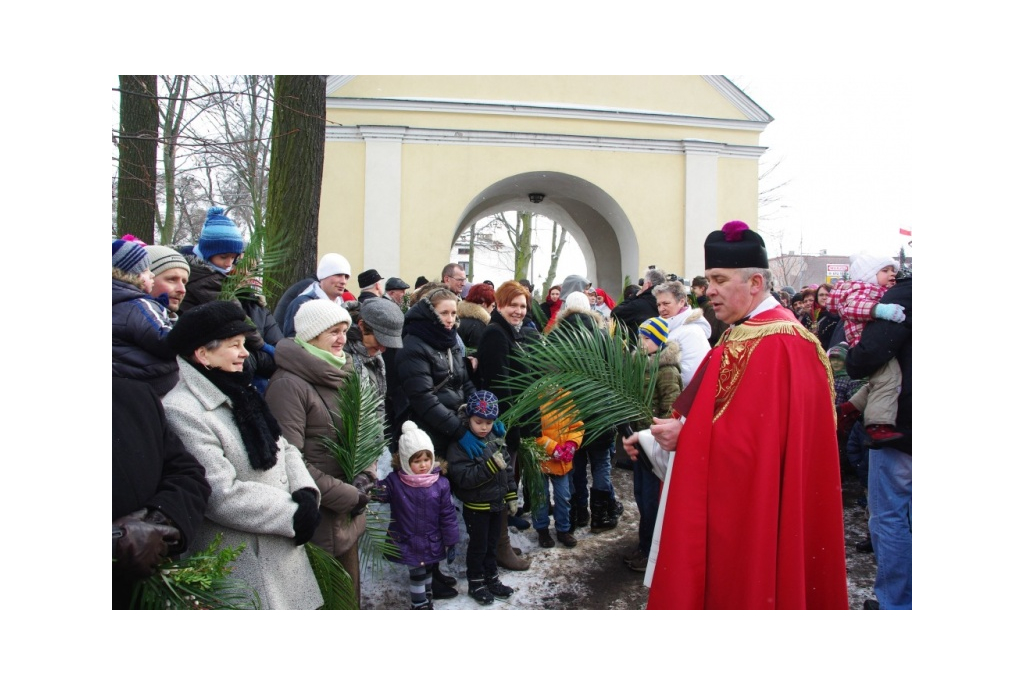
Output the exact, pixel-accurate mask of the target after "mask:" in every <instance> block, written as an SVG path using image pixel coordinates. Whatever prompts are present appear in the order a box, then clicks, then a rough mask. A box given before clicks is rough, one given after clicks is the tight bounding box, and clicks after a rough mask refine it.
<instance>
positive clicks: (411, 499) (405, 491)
mask: <svg viewBox="0 0 1024 685" xmlns="http://www.w3.org/2000/svg"><path fill="white" fill-rule="evenodd" d="M398 460H399V464H398V465H396V466H398V468H396V469H395V470H394V471H392V472H391V473H389V474H388V476H387V478H385V479H384V480H383V481H380V482H379V484H378V485H379V488H378V490H377V493H376V495H375V497H374V499H376V500H377V501H379V502H384V503H388V504H390V505H391V519H392V520H391V525H390V526H389V527H388V536H389V537H390V538H391V541H392V542H393V543H394V544H395V545H396V546H397V547H398V549H399V555H398V557H397V558H395V559H393V560H394V561H398V562H400V563H403V564H405V565H406V566H408V567H409V594H410V596H411V598H412V608H413V609H433V608H434V602H433V600H434V599H435V598H436V599H447V598H450V597H454V596H456V595H457V594H459V593H458V591H457V590H456V589H455V588H454V587H447V586H442V587H438V588H434V587H433V576H434V574H433V571H434V570H435V569H436V568H437V565H438V562H440V561H441V560H442V559H445V558H447V559H448V561H449V563H451V561H452V560H453V559H454V558H455V545H456V544H457V543H458V542H459V522H458V518H457V517H456V513H455V505H454V504H453V503H452V492H451V487H450V485H449V484H448V479H447V478H445V477H444V476H442V475H441V468H440V466H438V464H437V461H436V460H435V459H434V445H433V443H431V442H430V436H429V435H427V434H426V433H425V432H423V431H422V430H420V429H419V427H417V426H416V424H415V423H413V422H412V421H406V422H405V423H403V424H402V437H401V438H399V440H398Z"/></svg>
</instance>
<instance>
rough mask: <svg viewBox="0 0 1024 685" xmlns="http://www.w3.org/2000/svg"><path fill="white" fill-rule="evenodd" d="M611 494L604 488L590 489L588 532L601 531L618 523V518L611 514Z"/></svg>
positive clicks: (612, 504) (609, 528)
mask: <svg viewBox="0 0 1024 685" xmlns="http://www.w3.org/2000/svg"><path fill="white" fill-rule="evenodd" d="M613 506H614V503H613V502H612V496H611V493H610V492H605V491H604V490H595V489H594V488H591V489H590V512H591V516H590V532H591V533H603V532H604V531H606V530H611V529H612V528H615V526H617V525H619V520H618V519H617V518H615V516H614V515H613V510H612V507H613Z"/></svg>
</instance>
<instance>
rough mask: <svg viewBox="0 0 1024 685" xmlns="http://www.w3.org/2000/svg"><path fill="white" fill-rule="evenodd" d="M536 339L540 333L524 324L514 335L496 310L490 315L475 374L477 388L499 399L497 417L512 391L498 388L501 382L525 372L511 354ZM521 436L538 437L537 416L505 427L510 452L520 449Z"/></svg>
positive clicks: (538, 418)
mask: <svg viewBox="0 0 1024 685" xmlns="http://www.w3.org/2000/svg"><path fill="white" fill-rule="evenodd" d="M539 338H540V334H539V333H537V330H536V329H535V328H528V327H527V326H526V324H525V323H524V324H523V325H522V326H521V327H520V328H519V331H518V332H516V330H515V329H514V328H512V325H511V324H509V322H508V321H505V317H504V316H502V315H501V312H500V311H498V310H497V309H495V310H494V311H493V312H491V323H490V324H488V325H487V328H485V329H484V334H483V336H481V338H480V346H479V347H478V348H477V350H476V359H477V367H476V374H477V377H478V378H479V379H480V389H481V390H490V391H491V392H493V393H494V394H495V396H496V397H497V398H498V412H499V413H498V418H501V416H502V415H504V414H505V412H507V411H508V410H509V408H510V407H511V404H512V393H511V391H509V390H507V389H506V388H503V387H501V386H502V384H503V381H504V380H505V379H506V378H509V377H515V376H517V375H519V374H521V373H523V372H525V371H526V369H525V368H524V367H523V364H522V362H521V361H519V360H518V359H516V358H515V357H513V355H512V351H513V350H514V349H516V348H518V347H520V346H529V345H530V344H532V343H534V342H536V341H537V340H538V339H539ZM521 435H529V436H533V437H537V436H539V435H540V417H539V416H528V417H525V418H524V419H523V420H522V421H520V422H519V423H518V425H516V426H510V427H508V434H507V435H506V436H505V440H506V441H507V443H508V447H509V449H510V450H513V451H515V450H517V449H519V441H520V436H521Z"/></svg>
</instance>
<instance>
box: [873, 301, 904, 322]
mask: <svg viewBox="0 0 1024 685" xmlns="http://www.w3.org/2000/svg"><path fill="white" fill-rule="evenodd" d="M874 315H875V318H876V319H885V320H886V321H892V322H894V323H902V322H904V321H906V320H907V315H906V314H905V313H904V311H903V305H901V304H895V303H894V304H876V305H875V312H874Z"/></svg>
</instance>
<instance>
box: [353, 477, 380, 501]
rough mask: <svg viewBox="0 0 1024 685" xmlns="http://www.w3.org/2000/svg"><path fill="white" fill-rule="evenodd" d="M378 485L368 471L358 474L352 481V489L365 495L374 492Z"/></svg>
mask: <svg viewBox="0 0 1024 685" xmlns="http://www.w3.org/2000/svg"><path fill="white" fill-rule="evenodd" d="M376 484H377V480H376V479H375V478H374V477H373V476H371V475H370V474H368V473H367V472H366V471H360V472H359V473H357V474H356V477H355V478H353V479H352V487H354V488H355V489H356V490H358V491H359V492H361V493H363V494H364V495H369V494H370V490H372V489H373V487H374V486H375V485H376Z"/></svg>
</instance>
